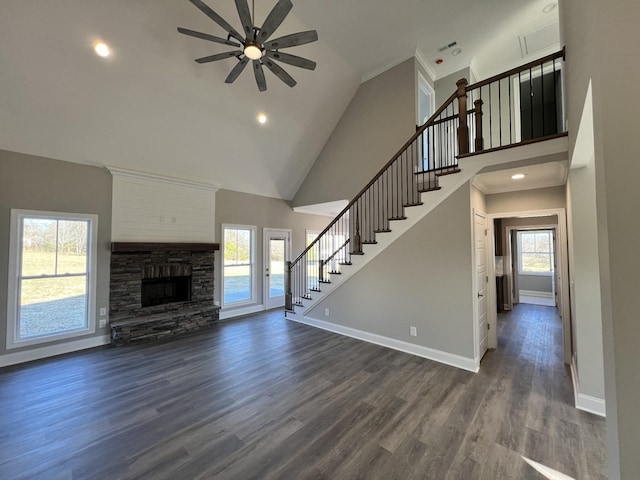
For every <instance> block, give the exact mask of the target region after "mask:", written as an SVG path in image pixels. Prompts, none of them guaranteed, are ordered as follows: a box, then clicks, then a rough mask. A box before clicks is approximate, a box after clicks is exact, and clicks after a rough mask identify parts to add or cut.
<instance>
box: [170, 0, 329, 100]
mask: <svg viewBox="0 0 640 480" xmlns="http://www.w3.org/2000/svg"><path fill="white" fill-rule="evenodd" d="M189 1H190V2H191V3H193V4H194V5H195V6H196V7H198V8H199V9H200V11H202V12H203V13H204V14H205V15H207V16H208V17H209V18H210V19H211V20H213V21H214V22H216V23H217V24H218V25H220V26H221V27H222V28H223V29H224V30H225V31H226V32H227V38H226V39H225V38H220V37H216V36H214V35H209V34H207V33H201V32H196V31H194V30H189V29H186V28H182V27H178V32H180V33H182V34H184V35H189V36H191V37H196V38H201V39H203V40H208V41H210V42H215V43H221V44H223V45H229V46H232V47H240V48H241V50H232V51H230V52H224V53H217V54H215V55H209V56H207V57H202V58H196V62H198V63H209V62H215V61H218V60H224V59H225V58H230V57H236V58H237V59H238V63H237V64H236V66H235V67H233V70H231V73H229V75H228V76H227V78H226V80H225V82H226V83H233V82H234V81H235V79H236V78H238V75H240V73H242V71H243V70H244V68H245V67H246V66H247V63H249V60H251V61H252V62H253V73H254V75H255V77H256V83H257V84H258V90H260V91H261V92H264V91H265V90H266V89H267V82H266V79H265V77H264V70H263V69H262V66H263V65H265V66H266V67H267V68H268V69H269V70H271V71H272V72H273V73H274V74H275V75H276V77H278V78H279V79H280V80H282V81H283V82H284V83H286V84H287V85H289V86H290V87H293V86H295V85H296V83H297V82H296V81H295V80H294V79H293V77H291V75H289V74H288V73H287V72H285V71H284V69H283V68H282V67H281V66H280V65H278V64H277V63H276V62H275V60H277V61H279V62H282V63H286V64H288V65H293V66H294V67H300V68H305V69H307V70H314V69H315V68H316V62H314V61H311V60H308V59H306V58H302V57H298V56H296V55H290V54H288V53H284V52H281V51H280V49H281V48H289V47H295V46H297V45H304V44H306V43H311V42H315V41H316V40H318V32H316V31H315V30H307V31H305V32H298V33H292V34H291V35H285V36H284V37H280V38H276V39H274V40H269V38H271V35H272V34H273V32H274V31H275V30H276V29H277V28H278V27H279V26H280V24H281V23H282V21H283V20H284V19H285V17H286V16H287V14H288V13H289V12H290V11H291V9H292V8H293V4H292V3H291V0H278V3H276V5H275V6H274V7H273V9H272V10H271V12H270V13H269V15H267V18H266V19H265V21H264V23H263V24H262V26H261V27H257V26H255V25H254V23H253V22H254V20H255V13H253V14H252V12H249V4H248V2H247V0H235V2H236V8H237V9H238V16H239V17H240V22H241V23H242V28H243V30H244V32H243V33H244V34H243V35H241V34H240V33H239V32H238V31H237V30H236V29H235V28H233V27H232V26H231V25H229V24H228V23H227V22H226V21H225V20H224V19H223V18H222V17H221V16H220V15H218V14H217V13H216V12H214V11H213V10H212V9H211V8H210V7H209V6H208V5H206V4H205V3H204V2H203V1H202V0H189ZM253 1H255V0H252V5H253ZM253 10H254V9H253ZM238 42H239V43H238Z"/></svg>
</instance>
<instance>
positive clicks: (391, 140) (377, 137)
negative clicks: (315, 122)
mask: <svg viewBox="0 0 640 480" xmlns="http://www.w3.org/2000/svg"><path fill="white" fill-rule="evenodd" d="M416 79H417V74H416V66H415V60H414V59H413V58H410V59H408V60H406V61H405V62H403V63H401V64H400V65H397V66H396V67H394V68H392V69H390V70H387V71H386V72H384V73H382V74H380V75H378V76H377V77H375V78H372V79H371V80H369V81H367V82H365V83H363V84H362V85H360V88H359V89H358V91H357V92H356V94H355V96H354V97H353V99H352V100H351V103H350V104H349V106H348V107H347V110H346V111H345V112H344V114H343V115H342V118H341V119H340V121H339V122H338V125H337V126H336V128H335V130H334V131H333V133H332V134H331V136H330V137H329V139H328V140H327V142H326V144H325V146H324V148H323V149H322V152H321V153H320V155H319V156H318V158H317V159H316V161H315V163H314V164H313V166H312V167H311V170H310V171H309V174H308V175H307V176H306V178H305V179H304V181H303V183H302V185H301V186H300V188H299V189H298V192H297V193H296V195H295V197H294V198H293V202H292V205H293V206H295V207H298V206H303V205H313V204H316V203H323V202H329V201H334V200H350V199H351V198H353V197H354V196H355V195H356V194H357V193H358V192H359V191H360V190H362V188H363V187H364V186H365V185H366V184H367V182H369V180H371V179H372V178H373V177H374V175H375V174H376V173H378V171H379V170H380V169H381V168H382V167H383V166H384V165H385V164H386V163H387V162H388V161H389V160H390V159H391V157H392V155H394V154H395V153H396V152H397V151H398V150H399V149H400V147H402V145H404V143H405V142H406V141H407V140H409V138H411V136H412V135H413V134H414V133H415V128H416V115H417V113H416V89H417V84H416Z"/></svg>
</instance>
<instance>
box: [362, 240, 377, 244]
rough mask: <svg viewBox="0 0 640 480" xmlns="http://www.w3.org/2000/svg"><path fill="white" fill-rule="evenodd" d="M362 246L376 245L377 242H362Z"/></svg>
mask: <svg viewBox="0 0 640 480" xmlns="http://www.w3.org/2000/svg"><path fill="white" fill-rule="evenodd" d="M360 243H362V245H376V244H377V243H378V242H376V241H375V240H363V241H362V242H360Z"/></svg>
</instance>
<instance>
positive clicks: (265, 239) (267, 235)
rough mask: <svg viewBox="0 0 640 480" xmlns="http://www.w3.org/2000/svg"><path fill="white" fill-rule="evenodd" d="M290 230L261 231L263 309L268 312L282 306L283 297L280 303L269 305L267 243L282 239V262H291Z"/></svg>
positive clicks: (272, 229)
mask: <svg viewBox="0 0 640 480" xmlns="http://www.w3.org/2000/svg"><path fill="white" fill-rule="evenodd" d="M291 235H292V231H291V229H287V228H267V227H265V228H263V229H262V295H263V297H262V298H263V304H264V309H265V310H269V309H271V308H278V307H281V306H283V305H284V295H283V296H282V302H280V300H278V301H277V302H273V303H270V301H269V300H270V298H269V281H268V278H267V277H268V275H270V274H271V272H268V269H269V241H270V240H271V239H272V238H284V240H285V247H284V261H285V262H287V261H289V260H291Z"/></svg>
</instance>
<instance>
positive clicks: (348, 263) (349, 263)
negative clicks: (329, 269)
mask: <svg viewBox="0 0 640 480" xmlns="http://www.w3.org/2000/svg"><path fill="white" fill-rule="evenodd" d="M338 265H353V263H351V262H340V263H339V264H338Z"/></svg>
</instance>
